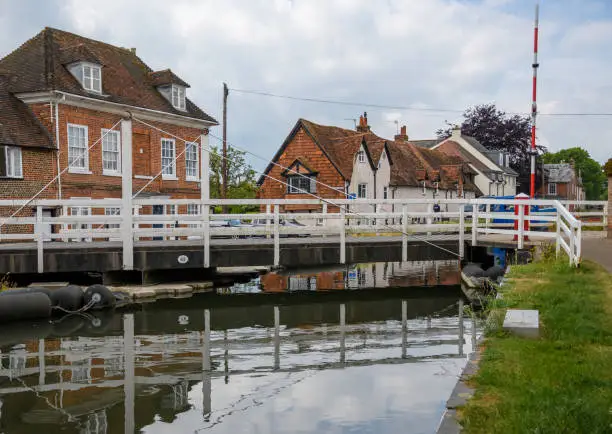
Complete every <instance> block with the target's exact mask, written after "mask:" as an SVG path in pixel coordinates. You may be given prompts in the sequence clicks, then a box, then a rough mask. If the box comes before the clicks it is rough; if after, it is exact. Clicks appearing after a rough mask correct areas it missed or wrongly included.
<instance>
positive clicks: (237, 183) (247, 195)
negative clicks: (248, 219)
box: [210, 146, 257, 213]
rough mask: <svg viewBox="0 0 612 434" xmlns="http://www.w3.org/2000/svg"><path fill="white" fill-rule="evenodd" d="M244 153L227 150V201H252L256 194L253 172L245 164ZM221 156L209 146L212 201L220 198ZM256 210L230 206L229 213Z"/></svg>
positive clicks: (233, 149) (232, 149)
mask: <svg viewBox="0 0 612 434" xmlns="http://www.w3.org/2000/svg"><path fill="white" fill-rule="evenodd" d="M245 155H246V152H244V151H240V150H239V149H236V148H234V147H231V146H228V148H227V172H228V180H227V198H228V199H253V198H255V194H256V193H257V184H256V180H255V171H254V170H253V168H252V167H251V166H250V165H249V164H248V163H247V162H246V158H245ZM221 161H222V158H221V154H220V152H219V149H218V148H217V147H215V146H211V152H210V197H211V198H212V199H220V198H221V187H222V179H223V176H222V172H221V168H222V165H221ZM254 210H257V207H252V206H240V205H235V206H231V207H230V209H229V211H230V212H232V213H234V212H236V213H244V212H249V211H254Z"/></svg>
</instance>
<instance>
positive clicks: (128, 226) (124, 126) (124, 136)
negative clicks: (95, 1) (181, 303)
mask: <svg viewBox="0 0 612 434" xmlns="http://www.w3.org/2000/svg"><path fill="white" fill-rule="evenodd" d="M121 198H122V203H121V241H122V243H123V269H124V270H132V269H133V268H134V234H133V232H132V228H133V222H134V217H133V211H132V120H131V119H122V120H121ZM126 423H127V422H126Z"/></svg>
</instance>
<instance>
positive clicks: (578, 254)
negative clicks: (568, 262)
mask: <svg viewBox="0 0 612 434" xmlns="http://www.w3.org/2000/svg"><path fill="white" fill-rule="evenodd" d="M575 237H576V259H575V261H574V263H575V264H576V266H578V265H580V259H581V258H582V223H581V222H580V220H578V223H577V226H576V232H575Z"/></svg>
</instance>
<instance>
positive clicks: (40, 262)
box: [34, 205, 45, 273]
mask: <svg viewBox="0 0 612 434" xmlns="http://www.w3.org/2000/svg"><path fill="white" fill-rule="evenodd" d="M42 211H43V210H42V206H40V205H37V206H36V226H35V227H34V230H35V231H36V253H37V255H36V256H37V271H38V272H39V273H43V272H44V270H45V264H44V251H43V248H44V242H45V238H44V234H43V228H44V225H43V212H42Z"/></svg>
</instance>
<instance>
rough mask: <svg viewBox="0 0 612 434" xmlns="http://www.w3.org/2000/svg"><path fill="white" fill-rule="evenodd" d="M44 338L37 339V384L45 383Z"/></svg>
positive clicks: (42, 384)
mask: <svg viewBox="0 0 612 434" xmlns="http://www.w3.org/2000/svg"><path fill="white" fill-rule="evenodd" d="M45 370H46V367H45V340H44V339H39V340H38V384H39V385H41V386H44V385H45Z"/></svg>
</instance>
